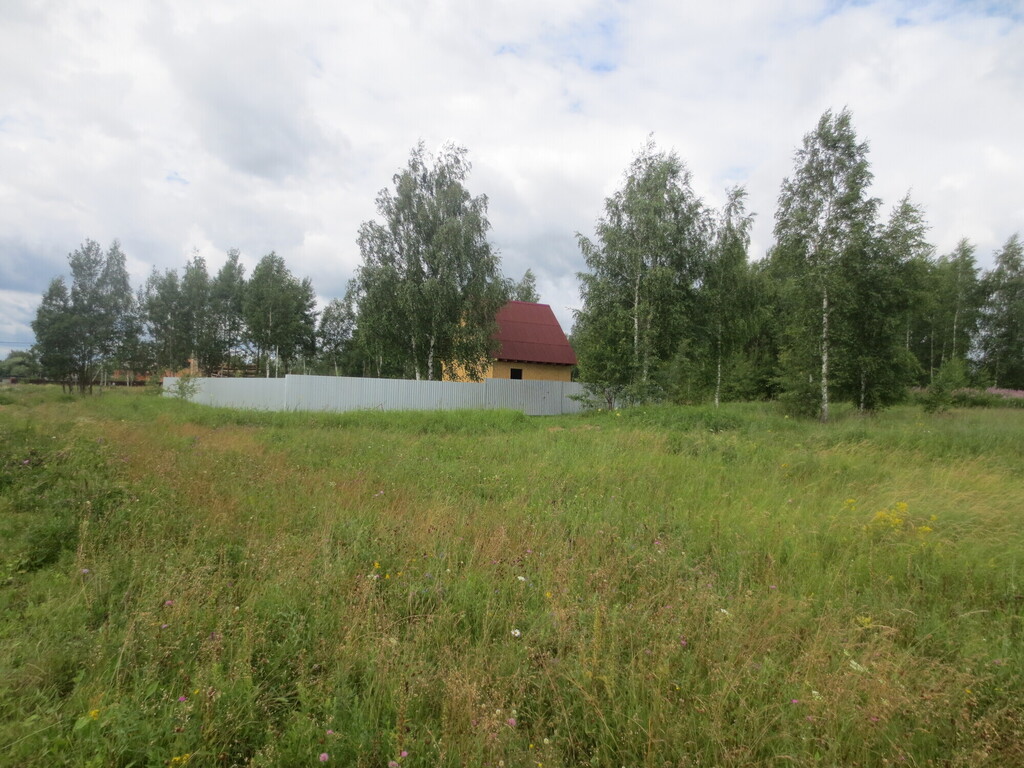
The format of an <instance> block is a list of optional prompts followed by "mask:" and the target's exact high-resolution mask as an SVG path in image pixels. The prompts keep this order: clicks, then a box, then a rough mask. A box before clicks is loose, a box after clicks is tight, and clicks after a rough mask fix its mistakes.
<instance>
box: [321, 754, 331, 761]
mask: <svg viewBox="0 0 1024 768" xmlns="http://www.w3.org/2000/svg"><path fill="white" fill-rule="evenodd" d="M330 759H331V756H330V755H328V754H327V753H326V752H321V753H320V762H321V763H326V762H327V761H328V760H330Z"/></svg>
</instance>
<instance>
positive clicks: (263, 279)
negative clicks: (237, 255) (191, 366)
mask: <svg viewBox="0 0 1024 768" xmlns="http://www.w3.org/2000/svg"><path fill="white" fill-rule="evenodd" d="M242 306H243V313H244V317H245V322H246V328H247V334H248V338H249V339H250V341H251V342H252V344H253V345H254V346H255V348H256V359H257V364H259V361H260V360H261V359H262V360H263V361H264V362H265V365H266V375H267V377H269V376H270V365H271V361H272V360H273V361H276V363H277V365H278V366H282V365H283V367H284V371H283V373H288V371H289V369H290V368H291V366H292V365H293V364H294V363H295V362H296V361H297V360H298V359H300V358H301V357H303V356H310V357H311V356H312V354H313V351H314V348H315V344H316V342H315V335H316V312H315V306H316V295H315V294H314V292H313V285H312V283H310V281H309V278H306V279H304V280H302V281H299V280H297V279H296V278H295V277H294V276H293V275H292V273H291V272H289V271H288V267H287V266H285V263H284V259H282V258H281V257H280V256H278V255H277V254H276V253H273V252H271V253H268V254H267V255H266V256H264V257H263V258H262V259H260V261H259V263H258V264H257V265H256V268H255V269H254V270H253V272H252V277H251V278H250V279H249V282H248V283H247V284H246V286H245V296H244V302H243V305H242ZM278 370H279V369H275V375H276V373H277V372H278Z"/></svg>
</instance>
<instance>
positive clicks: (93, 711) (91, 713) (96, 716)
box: [89, 709, 100, 720]
mask: <svg viewBox="0 0 1024 768" xmlns="http://www.w3.org/2000/svg"><path fill="white" fill-rule="evenodd" d="M89 717H91V718H92V719H93V720H99V719H100V711H99V710H98V709H90V710H89Z"/></svg>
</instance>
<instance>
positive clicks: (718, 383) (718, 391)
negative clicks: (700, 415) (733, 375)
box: [715, 321, 722, 408]
mask: <svg viewBox="0 0 1024 768" xmlns="http://www.w3.org/2000/svg"><path fill="white" fill-rule="evenodd" d="M717 346H718V371H717V375H716V376H715V408H717V407H718V404H719V402H721V398H722V323H721V321H719V323H718V345H717Z"/></svg>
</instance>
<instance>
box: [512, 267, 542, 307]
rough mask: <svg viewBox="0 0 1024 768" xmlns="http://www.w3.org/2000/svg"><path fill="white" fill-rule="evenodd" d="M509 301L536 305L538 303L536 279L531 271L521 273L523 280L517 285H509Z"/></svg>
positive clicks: (538, 295)
mask: <svg viewBox="0 0 1024 768" xmlns="http://www.w3.org/2000/svg"><path fill="white" fill-rule="evenodd" d="M508 295H509V299H510V300H511V301H526V302H530V303H532V304H536V303H537V302H539V301H540V294H538V293H537V277H536V275H534V274H533V270H532V269H527V270H526V272H524V273H523V279H522V280H520V281H519V282H518V283H511V284H510V285H509V289H508Z"/></svg>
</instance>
